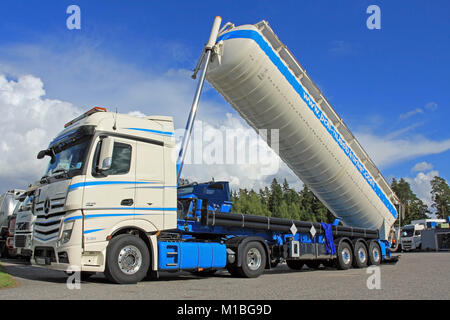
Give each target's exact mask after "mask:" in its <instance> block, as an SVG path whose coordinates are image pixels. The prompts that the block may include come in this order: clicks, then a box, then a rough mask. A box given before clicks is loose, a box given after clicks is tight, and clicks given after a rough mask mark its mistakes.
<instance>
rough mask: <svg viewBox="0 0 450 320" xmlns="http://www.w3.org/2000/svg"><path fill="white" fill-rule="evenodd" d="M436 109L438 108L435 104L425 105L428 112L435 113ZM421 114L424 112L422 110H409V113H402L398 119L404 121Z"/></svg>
mask: <svg viewBox="0 0 450 320" xmlns="http://www.w3.org/2000/svg"><path fill="white" fill-rule="evenodd" d="M437 107H438V105H437V103H436V102H428V103H427V104H426V105H425V109H426V110H429V111H435V110H436V109H437ZM422 113H424V110H423V109H422V108H416V109H414V110H411V111H409V112H406V113H402V114H401V115H400V117H399V118H400V119H401V120H404V119H408V118H410V117H412V116H414V115H416V114H422Z"/></svg>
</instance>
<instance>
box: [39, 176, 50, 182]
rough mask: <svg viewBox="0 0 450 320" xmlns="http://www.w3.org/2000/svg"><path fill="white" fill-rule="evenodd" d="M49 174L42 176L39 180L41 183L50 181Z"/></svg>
mask: <svg viewBox="0 0 450 320" xmlns="http://www.w3.org/2000/svg"><path fill="white" fill-rule="evenodd" d="M48 178H49V176H48V175H45V176H42V178H41V180H40V181H39V182H40V183H48Z"/></svg>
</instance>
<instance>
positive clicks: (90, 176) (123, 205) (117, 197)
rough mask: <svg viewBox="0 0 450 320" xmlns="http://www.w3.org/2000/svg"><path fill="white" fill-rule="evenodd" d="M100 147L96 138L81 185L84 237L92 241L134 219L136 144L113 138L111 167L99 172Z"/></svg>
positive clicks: (100, 141)
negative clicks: (84, 179) (84, 178)
mask: <svg viewBox="0 0 450 320" xmlns="http://www.w3.org/2000/svg"><path fill="white" fill-rule="evenodd" d="M101 144H102V139H101V138H97V140H96V141H95V143H94V146H93V150H94V152H93V153H92V154H91V157H90V161H89V163H90V166H88V168H87V173H86V181H85V182H84V194H83V210H84V235H85V236H86V235H89V238H90V239H91V240H95V238H97V237H96V236H94V233H95V234H96V235H98V234H101V231H102V230H105V232H106V231H107V230H108V229H110V228H111V227H113V226H114V225H115V224H117V223H118V222H119V221H122V220H127V219H134V212H135V210H134V208H135V201H136V199H135V197H136V191H135V188H136V141H134V140H129V139H123V138H119V137H114V148H113V156H112V163H111V167H110V169H108V170H105V171H102V172H99V171H98V170H97V164H98V157H99V154H100V148H101ZM91 234H92V236H91ZM99 238H100V239H104V238H103V237H99Z"/></svg>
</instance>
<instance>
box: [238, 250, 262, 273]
mask: <svg viewBox="0 0 450 320" xmlns="http://www.w3.org/2000/svg"><path fill="white" fill-rule="evenodd" d="M239 254H241V261H242V265H241V266H240V267H238V272H239V273H240V275H241V276H242V277H245V278H256V277H259V276H260V275H261V274H262V273H263V272H264V268H265V267H266V253H265V250H264V247H263V246H262V244H261V243H259V242H256V241H251V242H249V243H247V244H246V245H245V246H244V249H243V250H242V251H241V252H240V253H239Z"/></svg>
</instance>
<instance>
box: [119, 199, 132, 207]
mask: <svg viewBox="0 0 450 320" xmlns="http://www.w3.org/2000/svg"><path fill="white" fill-rule="evenodd" d="M133 203H134V202H133V199H123V200H122V201H121V202H120V205H121V206H132V205H133Z"/></svg>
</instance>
